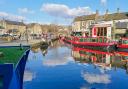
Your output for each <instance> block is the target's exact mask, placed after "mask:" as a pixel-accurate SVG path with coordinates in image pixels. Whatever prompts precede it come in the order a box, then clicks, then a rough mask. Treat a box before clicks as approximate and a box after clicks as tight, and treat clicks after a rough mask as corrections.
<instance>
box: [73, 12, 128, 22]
mask: <svg viewBox="0 0 128 89" xmlns="http://www.w3.org/2000/svg"><path fill="white" fill-rule="evenodd" d="M121 19H128V12H123V13H112V14H105V15H97V14H92V15H84V16H78V17H76V18H75V19H74V21H86V20H96V21H110V20H121Z"/></svg>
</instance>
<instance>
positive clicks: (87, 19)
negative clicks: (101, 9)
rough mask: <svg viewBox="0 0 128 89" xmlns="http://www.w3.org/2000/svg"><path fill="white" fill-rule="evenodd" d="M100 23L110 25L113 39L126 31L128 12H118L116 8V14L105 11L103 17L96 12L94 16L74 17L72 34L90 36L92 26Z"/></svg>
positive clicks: (127, 27)
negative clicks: (79, 33) (77, 33)
mask: <svg viewBox="0 0 128 89" xmlns="http://www.w3.org/2000/svg"><path fill="white" fill-rule="evenodd" d="M102 23H109V24H111V26H112V27H111V33H112V35H111V36H112V38H113V39H115V38H116V37H117V35H120V36H121V35H123V34H124V33H125V32H126V30H127V29H128V12H120V11H119V8H118V9H117V12H116V13H112V14H110V13H109V12H108V10H106V13H105V14H104V15H99V13H98V11H97V12H96V14H92V15H86V16H79V17H76V18H75V19H74V21H73V24H72V32H82V33H85V32H87V33H89V36H92V33H91V32H92V28H93V26H94V25H95V24H99V25H102ZM83 36H84V35H83Z"/></svg>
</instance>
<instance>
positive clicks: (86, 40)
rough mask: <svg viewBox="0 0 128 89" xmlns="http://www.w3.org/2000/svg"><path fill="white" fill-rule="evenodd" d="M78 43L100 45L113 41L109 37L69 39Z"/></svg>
mask: <svg viewBox="0 0 128 89" xmlns="http://www.w3.org/2000/svg"><path fill="white" fill-rule="evenodd" d="M68 39H70V40H73V41H77V42H98V43H111V42H112V41H111V40H110V39H108V38H107V37H71V38H68Z"/></svg>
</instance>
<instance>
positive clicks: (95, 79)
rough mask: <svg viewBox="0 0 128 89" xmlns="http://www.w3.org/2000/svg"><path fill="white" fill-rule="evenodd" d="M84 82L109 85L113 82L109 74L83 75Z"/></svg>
mask: <svg viewBox="0 0 128 89" xmlns="http://www.w3.org/2000/svg"><path fill="white" fill-rule="evenodd" d="M82 76H83V78H84V80H86V81H87V82H88V83H90V84H93V83H103V84H108V83H110V82H111V80H110V76H109V75H108V74H90V73H82Z"/></svg>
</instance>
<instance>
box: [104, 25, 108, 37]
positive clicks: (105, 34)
mask: <svg viewBox="0 0 128 89" xmlns="http://www.w3.org/2000/svg"><path fill="white" fill-rule="evenodd" d="M104 36H107V28H106V27H105V28H104Z"/></svg>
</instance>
